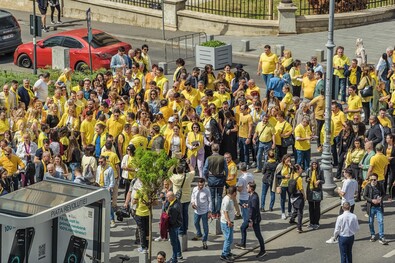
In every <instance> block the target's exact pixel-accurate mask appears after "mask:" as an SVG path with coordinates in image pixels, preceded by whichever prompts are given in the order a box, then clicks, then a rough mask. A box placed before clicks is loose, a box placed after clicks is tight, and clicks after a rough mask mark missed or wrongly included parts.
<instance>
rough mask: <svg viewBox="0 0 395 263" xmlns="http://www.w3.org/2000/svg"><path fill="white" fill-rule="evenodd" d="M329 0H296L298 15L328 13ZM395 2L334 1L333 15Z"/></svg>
mask: <svg viewBox="0 0 395 263" xmlns="http://www.w3.org/2000/svg"><path fill="white" fill-rule="evenodd" d="M329 2H330V0H299V1H298V0H296V1H294V3H295V4H296V5H297V6H298V13H299V15H319V14H328V13H329ZM394 4H395V0H335V13H346V12H352V11H358V10H365V9H371V8H377V7H383V6H390V5H394Z"/></svg>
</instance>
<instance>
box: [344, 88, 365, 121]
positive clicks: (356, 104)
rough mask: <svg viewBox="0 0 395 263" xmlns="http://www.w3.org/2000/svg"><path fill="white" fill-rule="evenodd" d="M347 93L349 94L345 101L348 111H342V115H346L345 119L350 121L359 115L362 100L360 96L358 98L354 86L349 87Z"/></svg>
mask: <svg viewBox="0 0 395 263" xmlns="http://www.w3.org/2000/svg"><path fill="white" fill-rule="evenodd" d="M348 93H349V94H350V96H349V97H348V100H347V106H348V109H346V110H344V113H348V114H347V119H349V120H351V121H352V120H353V118H354V114H355V113H360V112H361V110H362V99H361V97H360V96H358V94H357V86H355V85H351V86H350V87H349V88H348Z"/></svg>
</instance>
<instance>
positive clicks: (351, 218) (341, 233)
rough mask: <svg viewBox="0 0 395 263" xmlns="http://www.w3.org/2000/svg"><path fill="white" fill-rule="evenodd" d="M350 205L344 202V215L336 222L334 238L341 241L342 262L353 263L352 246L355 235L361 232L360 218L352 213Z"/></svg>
mask: <svg viewBox="0 0 395 263" xmlns="http://www.w3.org/2000/svg"><path fill="white" fill-rule="evenodd" d="M350 207H351V206H350V203H348V202H344V204H343V205H342V208H343V209H342V210H343V211H344V213H343V214H341V215H339V216H338V217H337V220H336V226H335V231H334V233H333V236H334V237H335V238H338V239H339V249H340V260H341V262H342V263H343V262H344V263H345V262H352V246H353V244H354V235H355V234H356V233H357V232H358V230H359V224H358V218H357V216H356V215H355V214H353V213H351V212H350Z"/></svg>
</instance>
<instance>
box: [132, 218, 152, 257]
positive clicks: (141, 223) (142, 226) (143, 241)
mask: <svg viewBox="0 0 395 263" xmlns="http://www.w3.org/2000/svg"><path fill="white" fill-rule="evenodd" d="M135 219H136V223H137V226H138V227H139V232H140V245H141V247H142V248H143V249H148V240H147V236H148V226H149V216H138V215H136V217H135Z"/></svg>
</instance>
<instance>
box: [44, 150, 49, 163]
mask: <svg viewBox="0 0 395 263" xmlns="http://www.w3.org/2000/svg"><path fill="white" fill-rule="evenodd" d="M42 159H43V161H44V162H45V163H49V161H50V160H51V153H50V152H49V151H48V152H43V157H42Z"/></svg>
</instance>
